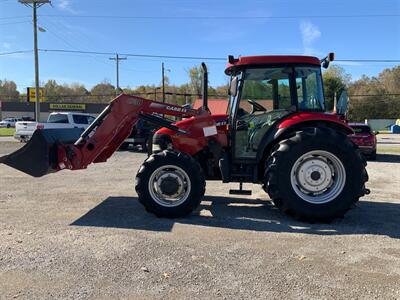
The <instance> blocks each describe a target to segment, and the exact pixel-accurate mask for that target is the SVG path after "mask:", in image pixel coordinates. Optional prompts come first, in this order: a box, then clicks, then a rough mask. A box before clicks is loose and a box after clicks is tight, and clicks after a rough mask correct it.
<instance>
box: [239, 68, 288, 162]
mask: <svg viewBox="0 0 400 300" xmlns="http://www.w3.org/2000/svg"><path fill="white" fill-rule="evenodd" d="M291 74H292V69H291V68H287V67H279V68H278V67H277V68H254V69H247V70H246V71H245V72H244V74H243V79H242V80H241V85H240V90H239V91H240V92H239V97H238V98H239V100H238V103H237V111H236V114H235V118H234V123H233V127H234V128H233V129H234V132H233V158H234V160H235V161H244V160H246V161H249V160H250V161H251V160H254V161H255V160H256V156H257V150H258V146H259V144H260V141H261V139H262V137H263V136H264V135H265V133H266V132H267V131H268V129H269V128H270V127H271V126H272V125H273V124H274V123H275V121H276V120H277V119H279V118H281V117H282V116H284V115H285V114H288V112H289V108H291V107H292V106H293V101H292V92H291V90H292V89H291V84H290V82H291V80H292V78H291Z"/></svg>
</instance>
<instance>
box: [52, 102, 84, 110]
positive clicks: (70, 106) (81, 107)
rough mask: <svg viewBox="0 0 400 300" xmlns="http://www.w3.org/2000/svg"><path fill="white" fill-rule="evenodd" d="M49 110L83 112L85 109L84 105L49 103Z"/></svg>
mask: <svg viewBox="0 0 400 300" xmlns="http://www.w3.org/2000/svg"><path fill="white" fill-rule="evenodd" d="M50 109H56V110H85V109H86V104H77V103H50Z"/></svg>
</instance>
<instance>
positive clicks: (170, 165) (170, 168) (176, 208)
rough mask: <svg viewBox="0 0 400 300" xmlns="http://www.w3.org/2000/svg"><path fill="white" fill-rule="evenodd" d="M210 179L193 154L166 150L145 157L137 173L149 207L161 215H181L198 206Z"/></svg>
mask: <svg viewBox="0 0 400 300" xmlns="http://www.w3.org/2000/svg"><path fill="white" fill-rule="evenodd" d="M205 186H206V181H205V178H204V175H203V172H202V170H201V168H200V165H199V164H198V163H197V161H195V160H194V159H193V158H192V157H191V156H189V155H187V154H185V153H182V152H176V151H170V150H164V151H162V152H158V153H155V154H152V155H151V156H150V157H149V158H147V159H146V160H145V162H144V163H143V165H142V166H141V167H140V169H139V171H138V173H137V175H136V186H135V188H136V192H137V194H138V196H139V202H140V203H142V204H143V205H144V207H145V208H146V210H147V211H148V212H150V213H153V214H155V215H156V216H158V217H165V218H179V217H184V216H186V215H188V214H190V213H191V212H192V211H193V210H194V209H196V208H197V207H198V206H199V204H200V202H201V199H202V198H203V196H204V192H205Z"/></svg>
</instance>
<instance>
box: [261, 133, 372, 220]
mask: <svg viewBox="0 0 400 300" xmlns="http://www.w3.org/2000/svg"><path fill="white" fill-rule="evenodd" d="M365 166H366V162H365V159H364V158H363V157H362V155H361V153H360V151H359V150H358V149H357V148H356V147H354V145H353V144H352V143H351V141H350V140H348V138H347V137H346V135H345V134H342V133H340V132H337V131H335V130H333V129H330V128H325V127H317V128H305V129H303V130H302V131H298V132H296V133H295V134H294V136H292V137H290V138H288V139H286V140H283V141H281V142H280V143H279V145H278V147H277V148H276V149H275V151H274V152H273V153H272V154H271V157H270V158H269V159H268V161H267V165H266V171H265V182H264V183H265V184H264V189H265V190H266V191H267V192H268V194H269V195H270V197H271V199H272V200H273V202H274V203H275V205H276V206H277V207H278V208H279V209H280V210H281V211H283V212H284V213H286V214H289V215H291V216H294V217H295V218H296V219H300V220H304V221H308V222H330V221H332V220H333V219H335V218H338V217H343V215H344V214H345V213H346V212H347V211H348V210H349V209H350V208H351V207H352V206H353V205H354V203H355V202H357V201H358V199H359V197H361V196H363V195H364V191H365V182H366V181H367V180H368V175H367V172H366V170H365Z"/></svg>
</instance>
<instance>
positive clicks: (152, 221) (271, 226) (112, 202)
mask: <svg viewBox="0 0 400 300" xmlns="http://www.w3.org/2000/svg"><path fill="white" fill-rule="evenodd" d="M399 220H400V204H396V203H389V202H371V201H360V202H359V203H358V205H357V207H356V208H354V209H352V210H351V211H349V212H348V213H347V214H346V216H345V217H344V218H343V219H339V220H336V221H334V222H333V223H330V224H309V223H303V222H299V221H295V220H293V219H291V218H290V217H287V216H285V215H283V214H282V213H280V212H279V211H278V210H277V209H276V208H275V207H274V206H273V204H272V203H271V202H270V201H266V200H258V199H246V198H229V197H218V196H205V198H204V200H203V202H202V203H201V205H200V207H199V209H198V210H196V211H195V212H194V213H193V214H192V215H190V216H188V217H186V218H179V219H162V218H157V217H155V216H154V215H152V214H149V213H147V212H146V211H145V209H144V208H143V206H142V205H141V204H140V203H139V202H138V200H137V198H136V197H108V198H107V199H106V200H104V201H103V202H102V203H100V204H99V205H98V206H96V207H94V208H93V209H91V210H90V211H89V212H87V213H86V214H85V215H83V216H82V217H80V218H79V219H77V220H75V221H74V222H73V223H72V224H71V225H73V226H94V227H109V228H125V229H139V230H148V231H163V232H169V231H171V230H172V228H173V226H174V224H175V223H179V224H190V225H199V226H205V227H220V228H228V229H237V230H252V231H266V232H286V233H303V234H316V235H328V236H329V235H353V234H374V235H381V236H388V237H392V238H400V227H399V226H398V222H399Z"/></svg>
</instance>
